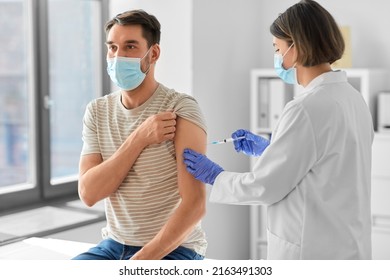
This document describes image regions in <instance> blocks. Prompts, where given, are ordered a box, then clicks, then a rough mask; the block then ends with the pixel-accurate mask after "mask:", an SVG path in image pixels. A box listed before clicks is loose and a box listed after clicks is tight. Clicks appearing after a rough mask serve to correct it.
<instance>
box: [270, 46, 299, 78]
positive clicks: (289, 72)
mask: <svg viewBox="0 0 390 280" xmlns="http://www.w3.org/2000/svg"><path fill="white" fill-rule="evenodd" d="M293 45H294V43H293V44H292V45H291V46H290V47H289V48H288V49H287V51H286V52H285V53H284V54H283V55H281V54H279V53H276V54H275V56H274V67H275V71H276V74H278V76H279V77H280V78H281V79H282V80H283V81H284V82H286V83H287V84H297V83H298V82H297V69H296V68H295V65H294V66H293V67H291V68H289V69H284V67H283V58H284V56H285V55H286V54H287V53H288V51H289V50H290V49H291V48H292V46H293Z"/></svg>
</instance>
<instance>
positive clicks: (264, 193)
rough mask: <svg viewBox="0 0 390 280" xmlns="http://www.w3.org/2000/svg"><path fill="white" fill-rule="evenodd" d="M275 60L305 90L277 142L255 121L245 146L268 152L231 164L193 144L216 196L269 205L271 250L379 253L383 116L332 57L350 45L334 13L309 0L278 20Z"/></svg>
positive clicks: (271, 253) (277, 254)
mask: <svg viewBox="0 0 390 280" xmlns="http://www.w3.org/2000/svg"><path fill="white" fill-rule="evenodd" d="M270 31H271V33H272V35H273V36H274V39H273V44H274V47H275V69H276V71H277V73H278V75H279V76H280V77H281V78H282V79H283V80H284V81H285V82H287V83H295V82H297V83H299V84H300V85H301V86H303V87H304V91H303V92H302V93H300V95H299V96H296V97H295V98H294V100H292V101H291V102H289V103H288V104H287V105H286V107H285V108H284V111H283V114H282V116H281V118H280V121H279V123H278V124H277V126H276V128H275V129H274V131H273V133H272V138H271V142H270V143H268V141H267V140H265V139H264V138H261V137H260V136H257V135H254V134H252V133H251V132H249V131H246V130H237V131H236V132H234V133H233V134H232V137H233V138H234V139H236V138H237V137H239V136H245V138H244V139H237V140H235V141H234V145H235V148H236V150H237V151H239V152H244V153H245V154H248V155H255V156H259V157H258V159H257V162H256V164H255V166H254V167H253V170H252V171H250V172H247V173H235V172H227V171H224V170H223V169H222V168H221V167H220V166H219V165H218V164H216V163H214V162H212V161H211V160H210V159H208V158H207V157H206V156H205V155H202V154H199V153H197V152H196V151H193V150H189V149H187V150H185V152H184V154H183V156H184V162H185V163H186V165H187V170H188V171H189V172H190V173H192V174H193V175H194V176H195V178H197V179H198V180H201V181H203V182H205V183H208V184H212V185H213V186H212V191H211V194H210V201H212V202H219V203H228V204H262V205H267V206H268V211H267V212H268V221H267V224H268V257H267V258H268V259H370V258H371V210H370V209H371V205H370V199H371V198H370V195H371V191H370V190H371V183H370V181H371V179H370V174H371V145H372V140H373V135H374V134H373V124H372V118H371V115H370V112H369V109H368V107H367V105H366V103H365V101H364V100H363V98H362V96H361V94H360V93H359V92H358V91H356V90H355V89H354V88H353V87H352V86H351V85H350V84H349V83H348V81H347V76H346V73H345V72H343V71H333V70H332V68H331V64H332V63H333V62H334V61H336V60H338V59H340V58H341V56H342V54H343V52H344V41H343V38H342V35H341V33H340V30H339V29H338V26H337V24H336V22H335V21H334V19H333V17H332V16H331V15H330V14H329V13H328V12H327V11H326V10H325V9H324V8H323V7H322V6H320V5H319V4H318V3H316V2H315V1H311V0H303V1H301V2H299V3H297V4H295V5H293V6H291V7H290V8H289V9H287V10H286V11H285V12H284V13H282V14H281V15H280V16H279V17H278V18H277V19H276V20H275V21H274V22H273V24H272V25H271V28H270Z"/></svg>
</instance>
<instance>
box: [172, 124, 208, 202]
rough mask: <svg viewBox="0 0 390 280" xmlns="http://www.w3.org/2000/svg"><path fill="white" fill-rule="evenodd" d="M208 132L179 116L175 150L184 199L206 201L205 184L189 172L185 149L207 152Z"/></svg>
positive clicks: (181, 193)
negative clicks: (184, 155) (186, 165)
mask: <svg viewBox="0 0 390 280" xmlns="http://www.w3.org/2000/svg"><path fill="white" fill-rule="evenodd" d="M206 141H207V136H206V132H205V131H204V130H203V129H202V128H200V127H199V126H198V125H196V124H194V123H192V122H190V121H188V120H185V119H183V118H180V117H178V118H177V123H176V135H175V150H176V160H177V171H178V186H179V192H180V195H181V197H182V199H183V201H190V202H193V203H199V202H200V201H202V202H205V199H206V190H205V185H204V184H203V183H202V182H200V181H198V180H196V179H195V178H194V177H193V176H192V175H191V174H190V173H188V172H187V170H186V167H185V164H184V162H183V150H184V149H185V148H191V149H193V150H195V151H197V152H198V153H202V154H205V153H206Z"/></svg>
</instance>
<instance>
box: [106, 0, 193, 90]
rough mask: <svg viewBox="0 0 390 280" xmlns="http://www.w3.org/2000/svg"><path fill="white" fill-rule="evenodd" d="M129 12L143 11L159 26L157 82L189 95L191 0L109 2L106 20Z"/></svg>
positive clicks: (190, 77)
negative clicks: (151, 16) (155, 20)
mask: <svg viewBox="0 0 390 280" xmlns="http://www.w3.org/2000/svg"><path fill="white" fill-rule="evenodd" d="M172 7H174V9H172ZM133 9H143V10H145V11H146V12H148V13H151V14H153V15H154V16H156V18H157V19H158V20H159V22H160V23H161V41H160V47H161V55H160V59H159V61H158V62H157V66H156V71H155V75H156V79H157V81H159V82H161V83H162V84H164V85H165V86H167V87H168V88H174V89H175V90H176V91H178V92H184V93H187V94H190V95H192V35H191V30H192V0H164V1H161V0H119V1H118V0H111V1H110V18H112V17H113V16H115V15H117V14H119V13H122V12H124V11H128V10H133Z"/></svg>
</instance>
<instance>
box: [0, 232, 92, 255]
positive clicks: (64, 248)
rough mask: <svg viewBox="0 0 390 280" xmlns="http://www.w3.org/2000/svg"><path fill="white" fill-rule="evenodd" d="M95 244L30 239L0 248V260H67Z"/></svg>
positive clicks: (51, 239)
mask: <svg viewBox="0 0 390 280" xmlns="http://www.w3.org/2000/svg"><path fill="white" fill-rule="evenodd" d="M94 245H95V244H92V243H83V242H76V241H69V240H61V239H53V238H38V237H31V238H27V239H24V240H23V241H19V242H15V243H11V244H8V245H4V246H0V260H69V259H71V258H72V257H74V256H76V255H78V254H80V253H83V252H85V251H87V250H88V249H89V248H91V247H93V246H94Z"/></svg>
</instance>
